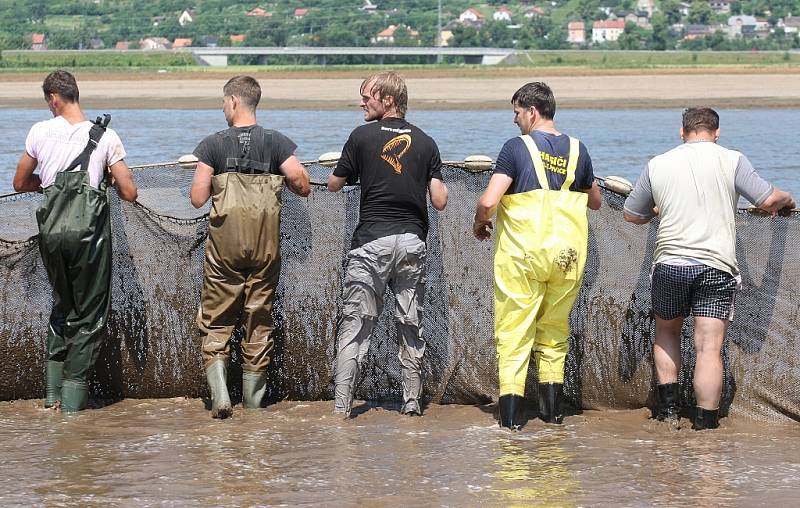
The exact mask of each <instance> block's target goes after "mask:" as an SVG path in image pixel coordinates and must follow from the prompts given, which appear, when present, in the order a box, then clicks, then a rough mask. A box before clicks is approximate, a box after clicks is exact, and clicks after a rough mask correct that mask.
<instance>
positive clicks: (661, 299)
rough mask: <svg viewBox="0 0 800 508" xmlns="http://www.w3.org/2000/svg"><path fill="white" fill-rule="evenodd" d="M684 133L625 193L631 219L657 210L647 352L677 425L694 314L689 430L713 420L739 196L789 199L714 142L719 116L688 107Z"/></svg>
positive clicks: (773, 204)
mask: <svg viewBox="0 0 800 508" xmlns="http://www.w3.org/2000/svg"><path fill="white" fill-rule="evenodd" d="M680 136H681V139H682V140H683V142H684V143H683V144H682V145H680V146H678V147H676V148H673V149H672V150H670V151H668V152H666V153H663V154H661V155H658V156H656V157H654V158H653V159H651V160H650V162H649V163H648V164H647V168H645V170H644V172H642V175H641V176H640V177H639V180H638V181H637V182H636V187H635V188H634V189H633V192H631V194H630V196H628V199H627V200H626V201H625V212H624V216H625V220H627V221H628V222H633V223H635V224H645V223H647V222H648V221H650V219H652V218H653V217H655V216H656V215H658V216H659V217H660V222H659V226H658V235H657V237H656V249H655V254H654V256H653V276H652V300H653V312H654V314H655V317H656V341H655V345H654V347H653V357H654V360H655V366H656V375H657V377H658V383H659V385H658V391H659V398H660V400H661V404H660V407H659V410H658V413H657V418H658V419H659V420H662V421H668V422H671V423H673V424H675V425H677V422H678V413H679V403H678V400H679V395H678V370H679V366H680V360H681V350H680V338H681V328H682V327H683V321H684V319H685V318H686V317H687V316H688V315H689V314H692V315H693V316H694V345H695V349H696V351H697V363H696V365H695V370H694V392H695V398H696V401H697V407H696V409H695V419H694V428H695V429H696V430H703V429H713V428H716V427H717V425H718V419H719V413H718V412H719V401H720V397H721V395H722V373H723V367H722V358H721V355H720V354H721V351H722V342H723V340H724V338H725V333H726V332H727V330H728V326H729V325H730V322H731V321H732V320H733V303H734V297H735V294H736V289H737V286H738V285H739V282H740V280H741V278H740V277H739V267H738V265H737V262H736V222H735V219H736V206H737V203H738V201H739V195H742V196H744V197H745V198H746V199H747V200H748V201H750V202H751V203H753V204H754V205H755V206H757V207H759V208H761V209H762V210H765V211H767V212H770V213H772V214H773V216H774V215H775V214H776V213H777V212H778V211H779V210H781V209H783V208H793V207H794V206H795V202H794V199H792V196H790V195H789V194H788V193H787V192H784V191H782V190H779V189H777V188H775V187H773V186H772V185H771V184H770V183H768V182H766V181H765V180H764V179H762V178H761V177H760V176H759V175H758V173H756V172H755V170H754V169H753V166H752V165H751V164H750V161H748V160H747V157H745V156H744V155H742V154H741V153H739V152H737V151H734V150H729V149H727V148H724V147H722V146H720V145H718V144H717V143H716V142H717V139H719V115H717V113H716V112H715V111H714V110H713V109H709V108H690V109H687V110H686V111H685V112H684V113H683V127H682V128H681V129H680Z"/></svg>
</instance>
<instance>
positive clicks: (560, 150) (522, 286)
mask: <svg viewBox="0 0 800 508" xmlns="http://www.w3.org/2000/svg"><path fill="white" fill-rule="evenodd" d="M511 103H512V104H513V105H514V123H515V124H517V125H518V126H519V129H520V131H521V133H522V135H521V136H519V137H517V138H514V139H511V140H509V141H508V142H506V144H505V145H504V146H503V149H502V150H501V152H500V155H499V156H498V157H497V164H496V167H495V171H494V174H493V175H492V178H491V179H490V180H489V185H488V187H487V189H486V191H485V192H484V193H483V195H482V196H481V198H480V200H479V201H478V207H477V210H476V212H475V223H474V225H473V233H474V234H475V237H476V238H478V239H479V240H486V239H488V238H489V236H490V233H489V229H490V228H491V227H492V216H493V215H494V214H495V211H496V212H497V235H496V237H497V240H496V244H495V256H494V276H495V340H496V341H497V364H498V370H499V377H500V398H499V401H498V405H499V408H500V425H501V426H503V427H508V428H511V429H517V428H519V426H520V422H519V419H518V416H517V411H518V409H520V408H521V406H522V400H523V398H524V396H525V381H526V377H527V372H528V361H529V358H530V356H531V350H532V349H533V351H534V352H535V355H536V367H537V370H538V372H539V407H540V417H541V418H542V420H544V421H545V422H548V423H561V420H562V408H561V395H562V390H563V383H564V361H565V358H566V356H567V350H568V347H569V343H568V338H569V313H570V311H571V310H572V305H573V304H574V303H575V299H576V297H577V296H578V291H579V290H580V284H581V279H582V277H583V268H584V266H585V263H586V254H587V250H588V247H587V244H588V219H587V217H586V207H587V206H588V207H589V208H591V209H593V210H596V209H598V208H600V191H599V189H598V188H597V184H595V183H594V174H593V171H592V161H591V159H590V158H589V154H588V153H587V152H586V147H585V146H583V143H581V142H580V141H578V140H577V139H575V138H572V137H570V136H567V135H565V134H562V133H560V132H559V131H557V130H556V127H555V123H554V122H553V116H554V115H555V111H556V103H555V98H554V97H553V92H552V91H551V90H550V88H549V87H548V86H547V85H546V84H544V83H539V82H536V83H528V84H527V85H525V86H523V87H522V88H520V89H519V90H517V92H516V93H515V94H514V97H513V98H512V99H511Z"/></svg>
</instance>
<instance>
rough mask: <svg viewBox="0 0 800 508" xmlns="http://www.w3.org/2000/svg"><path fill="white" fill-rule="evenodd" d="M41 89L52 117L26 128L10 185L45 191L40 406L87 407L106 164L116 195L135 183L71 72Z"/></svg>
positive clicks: (104, 284)
mask: <svg viewBox="0 0 800 508" xmlns="http://www.w3.org/2000/svg"><path fill="white" fill-rule="evenodd" d="M42 90H43V91H44V98H45V100H46V101H47V105H48V107H49V108H50V111H51V112H52V113H53V116H54V118H53V119H52V120H46V121H43V122H39V123H37V124H35V125H34V126H33V127H32V128H31V130H30V132H29V133H28V137H27V139H26V140H25V153H23V154H22V157H21V158H20V161H19V163H18V164H17V171H16V174H15V175H14V190H16V191H18V192H37V191H41V192H42V193H43V194H44V199H43V201H42V204H41V206H40V207H39V209H38V210H37V212H36V218H37V222H38V225H39V250H40V252H41V254H42V261H43V263H44V266H45V269H46V270H47V276H48V279H49V280H50V284H51V285H52V286H53V295H54V301H53V308H52V311H51V314H50V322H49V330H48V334H47V359H48V362H47V396H46V399H45V407H55V408H59V407H60V409H61V411H63V412H74V411H79V410H81V409H83V408H84V407H86V402H87V399H88V395H89V389H88V385H87V380H88V376H89V373H90V372H91V369H92V368H93V366H94V363H95V362H96V360H97V356H98V353H99V351H100V345H101V337H102V332H103V329H104V327H105V323H106V320H107V316H108V309H109V303H110V294H111V221H110V217H109V213H108V198H107V193H106V178H105V176H106V170H107V169H108V170H109V171H110V173H111V177H112V179H113V182H114V185H115V186H116V188H117V193H118V194H119V197H120V198H121V199H124V200H126V201H134V200H136V197H137V189H136V185H135V184H134V182H133V178H132V176H131V173H130V171H129V170H128V166H127V165H126V164H125V160H124V157H125V149H124V148H123V146H122V142H121V141H120V139H119V136H117V134H116V133H115V132H114V131H113V130H111V129H107V128H105V124H103V123H102V122H97V124H95V123H93V122H90V121H88V120H87V119H86V117H85V116H84V114H83V111H81V107H80V104H79V102H78V98H79V92H78V85H77V83H76V82H75V78H74V77H73V76H72V74H70V73H69V72H66V71H55V72H52V73H50V74H49V75H48V76H47V78H45V80H44V83H43V84H42ZM90 137H91V139H92V140H93V143H90ZM98 137H99V140H98V139H97V138H98ZM37 168H38V169H39V173H38V174H36V173H34V170H36V169H37Z"/></svg>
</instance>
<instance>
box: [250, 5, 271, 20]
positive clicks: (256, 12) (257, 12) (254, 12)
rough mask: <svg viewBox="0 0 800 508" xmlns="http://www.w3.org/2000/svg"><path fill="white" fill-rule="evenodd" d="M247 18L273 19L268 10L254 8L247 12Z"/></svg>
mask: <svg viewBox="0 0 800 508" xmlns="http://www.w3.org/2000/svg"><path fill="white" fill-rule="evenodd" d="M245 16H256V17H260V18H271V17H272V13H271V12H269V11H268V10H266V9H264V8H263V7H253V8H252V9H250V10H249V11H247V14H245Z"/></svg>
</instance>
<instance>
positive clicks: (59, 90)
mask: <svg viewBox="0 0 800 508" xmlns="http://www.w3.org/2000/svg"><path fill="white" fill-rule="evenodd" d="M42 91H43V92H44V97H45V99H46V98H47V96H48V95H50V94H51V93H55V94H58V95H60V96H61V98H62V99H64V101H66V102H79V99H80V92H78V83H77V82H75V76H73V75H72V74H70V73H69V72H67V71H62V70H58V71H53V72H51V73H50V74H48V75H47V77H46V78H44V83H42Z"/></svg>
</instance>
